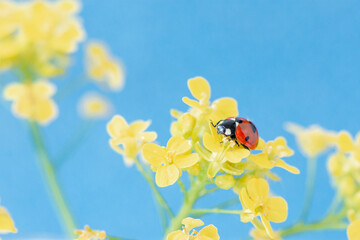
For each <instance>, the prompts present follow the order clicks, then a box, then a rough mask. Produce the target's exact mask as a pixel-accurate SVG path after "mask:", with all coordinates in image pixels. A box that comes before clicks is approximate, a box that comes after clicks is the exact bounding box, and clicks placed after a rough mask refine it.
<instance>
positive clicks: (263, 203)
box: [240, 178, 288, 238]
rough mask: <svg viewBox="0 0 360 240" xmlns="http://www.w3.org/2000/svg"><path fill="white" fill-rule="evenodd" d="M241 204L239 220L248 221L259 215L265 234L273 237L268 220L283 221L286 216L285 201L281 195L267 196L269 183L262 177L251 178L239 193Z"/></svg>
mask: <svg viewBox="0 0 360 240" xmlns="http://www.w3.org/2000/svg"><path fill="white" fill-rule="evenodd" d="M240 201H241V204H242V206H243V212H242V214H241V221H243V222H250V221H253V220H254V218H255V217H257V216H259V217H260V219H261V221H262V223H263V225H264V227H265V230H266V232H267V234H268V235H269V236H270V237H271V238H274V237H275V234H274V232H273V230H272V228H271V225H270V222H276V223H279V222H284V221H285V220H286V218H287V213H288V207H287V202H286V201H285V200H284V199H283V198H281V197H269V185H268V183H267V182H266V181H265V180H264V179H259V178H254V179H251V180H250V181H249V182H248V183H247V185H246V188H243V189H242V190H241V193H240Z"/></svg>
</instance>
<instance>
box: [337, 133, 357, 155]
mask: <svg viewBox="0 0 360 240" xmlns="http://www.w3.org/2000/svg"><path fill="white" fill-rule="evenodd" d="M337 144H338V147H339V149H340V151H342V152H350V151H352V150H353V149H354V143H353V140H352V138H351V135H350V133H349V132H347V131H341V132H340V133H339V135H338V137H337Z"/></svg>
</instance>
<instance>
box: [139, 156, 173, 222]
mask: <svg viewBox="0 0 360 240" xmlns="http://www.w3.org/2000/svg"><path fill="white" fill-rule="evenodd" d="M134 162H135V164H136V166H137V168H138V169H139V171H140V173H141V174H142V175H143V176H144V178H145V179H146V181H148V183H149V185H150V187H151V189H152V190H153V192H154V194H155V197H156V199H157V200H158V201H159V203H160V204H161V205H162V206H163V207H164V208H165V210H166V211H167V212H168V214H169V216H170V217H171V218H173V217H174V214H173V213H172V211H171V209H170V207H169V205H168V204H167V203H166V201H165V199H164V198H163V196H162V195H161V194H160V192H159V190H158V189H157V187H156V185H155V183H154V181H153V180H152V178H151V177H150V176H149V174H147V173H146V172H145V170H144V168H143V166H142V165H141V164H140V162H139V160H138V159H137V158H134Z"/></svg>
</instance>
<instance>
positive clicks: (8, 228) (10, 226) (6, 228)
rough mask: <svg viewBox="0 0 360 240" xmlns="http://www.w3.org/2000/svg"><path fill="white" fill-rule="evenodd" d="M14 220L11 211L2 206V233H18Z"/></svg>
mask: <svg viewBox="0 0 360 240" xmlns="http://www.w3.org/2000/svg"><path fill="white" fill-rule="evenodd" d="M16 232H17V229H16V228H15V225H14V222H13V220H12V218H11V216H10V214H9V212H8V211H7V210H6V209H5V208H4V207H0V233H16Z"/></svg>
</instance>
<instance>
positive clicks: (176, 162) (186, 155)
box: [143, 136, 199, 187]
mask: <svg viewBox="0 0 360 240" xmlns="http://www.w3.org/2000/svg"><path fill="white" fill-rule="evenodd" d="M190 150H191V143H190V141H188V140H185V139H184V138H183V137H181V136H174V137H172V138H170V139H169V141H168V143H167V145H166V148H165V147H161V146H159V145H157V144H155V143H147V144H145V145H144V147H143V155H144V158H145V159H146V160H147V161H148V162H149V163H150V164H151V166H152V169H153V170H156V179H155V180H156V184H157V185H158V186H159V187H166V186H169V185H172V184H174V183H175V182H176V181H177V180H178V178H179V177H180V176H181V173H182V169H185V168H189V167H191V166H193V165H195V164H196V163H197V162H198V161H199V156H198V154H197V153H190Z"/></svg>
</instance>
